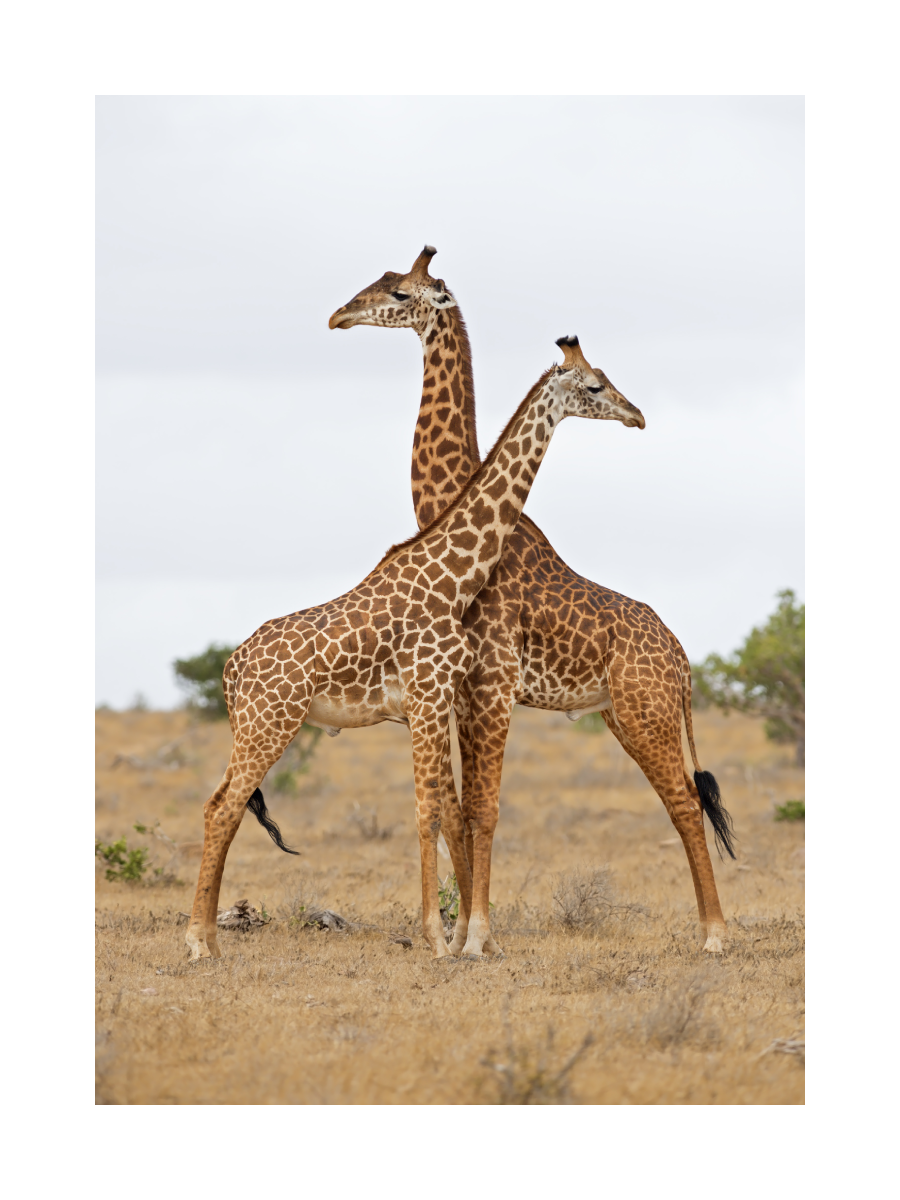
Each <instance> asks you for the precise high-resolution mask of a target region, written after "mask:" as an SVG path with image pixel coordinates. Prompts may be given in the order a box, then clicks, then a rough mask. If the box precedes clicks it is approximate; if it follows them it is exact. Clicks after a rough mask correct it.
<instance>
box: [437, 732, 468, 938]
mask: <svg viewBox="0 0 900 1200" xmlns="http://www.w3.org/2000/svg"><path fill="white" fill-rule="evenodd" d="M441 832H442V833H443V835H444V838H445V840H446V842H447V849H448V850H449V851H450V860H451V862H452V863H453V872H454V874H455V876H456V883H457V886H458V887H459V915H458V918H457V922H456V930H455V931H454V936H453V941H452V942H451V953H457V952H458V951H456V950H454V949H453V946H454V945H455V943H456V941H457V938H458V930H459V925H460V922H462V926H463V929H464V930H465V929H466V928H467V926H468V922H469V913H470V912H471V910H472V869H471V867H470V866H469V860H468V857H467V856H466V838H465V825H464V823H463V817H462V807H461V806H460V803H459V800H458V799H457V795H456V783H455V781H454V779H453V768H452V766H451V763H450V739H449V738H448V739H447V747H446V751H445V754H444V761H443V763H442V764H441ZM463 941H465V937H463ZM459 945H460V947H461V946H462V942H460V943H459Z"/></svg>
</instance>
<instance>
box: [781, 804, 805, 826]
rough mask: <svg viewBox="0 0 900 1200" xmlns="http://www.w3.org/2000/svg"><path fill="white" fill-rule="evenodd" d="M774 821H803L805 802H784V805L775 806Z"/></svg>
mask: <svg viewBox="0 0 900 1200" xmlns="http://www.w3.org/2000/svg"><path fill="white" fill-rule="evenodd" d="M775 820H776V821H805V820H806V801H805V800H786V801H785V802H784V804H778V805H776V806H775Z"/></svg>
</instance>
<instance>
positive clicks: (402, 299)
mask: <svg viewBox="0 0 900 1200" xmlns="http://www.w3.org/2000/svg"><path fill="white" fill-rule="evenodd" d="M435 254H437V250H435V248H434V246H426V247H425V249H424V250H423V251H422V253H421V254H420V255H419V257H418V258H417V259H416V261H415V262H414V263H413V265H412V267H411V268H410V270H409V271H407V273H406V274H405V275H398V274H397V272H396V271H385V273H384V274H383V275H382V277H381V278H380V279H376V281H375V282H374V283H370V284H369V286H368V287H365V288H363V290H362V291H361V292H357V293H356V295H355V296H354V297H353V299H352V300H350V301H349V302H348V303H347V304H345V305H343V307H342V308H339V309H338V310H337V312H335V313H332V314H331V316H330V317H329V320H328V328H329V329H352V328H353V326H354V325H381V326H384V327H386V328H388V329H415V331H416V332H417V333H418V334H420V335H421V334H422V333H423V332H424V331H425V330H426V328H427V327H428V325H429V322H430V321H431V320H432V319H433V317H434V314H435V310H437V311H440V310H441V309H444V308H455V307H456V299H455V297H454V296H453V293H452V292H450V291H449V290H448V289H447V287H446V285H445V283H444V281H443V279H432V278H431V276H430V275H429V273H428V264H429V263H430V262H431V260H432V258H434V256H435Z"/></svg>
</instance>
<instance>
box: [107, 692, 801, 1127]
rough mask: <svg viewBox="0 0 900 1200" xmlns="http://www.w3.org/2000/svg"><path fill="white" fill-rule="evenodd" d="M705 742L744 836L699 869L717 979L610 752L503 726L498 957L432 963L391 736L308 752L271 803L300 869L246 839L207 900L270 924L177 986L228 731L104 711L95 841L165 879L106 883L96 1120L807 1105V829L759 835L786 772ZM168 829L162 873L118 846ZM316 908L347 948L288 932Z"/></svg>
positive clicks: (495, 885) (770, 826) (614, 749)
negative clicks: (248, 910)
mask: <svg viewBox="0 0 900 1200" xmlns="http://www.w3.org/2000/svg"><path fill="white" fill-rule="evenodd" d="M695 725H696V731H697V741H698V746H699V749H700V753H701V761H702V762H703V765H704V766H706V767H707V768H708V769H710V770H712V771H713V772H715V774H716V775H717V776H718V778H719V782H720V784H721V785H722V791H723V795H724V797H725V802H726V804H727V805H728V807H729V809H730V810H731V812H732V814H733V816H734V819H735V826H736V828H737V832H738V835H739V838H740V841H739V843H738V845H739V857H738V861H737V863H731V862H728V863H724V864H720V863H719V861H718V858H717V857H716V856H715V854H714V861H715V863H716V875H717V879H718V882H719V889H720V895H721V898H722V903H723V906H724V909H725V913H726V917H727V918H728V921H729V929H730V935H731V944H730V947H729V949H728V952H727V954H726V955H724V956H723V957H722V958H721V959H717V960H712V961H707V960H704V959H703V957H702V955H701V953H700V942H699V938H698V934H697V929H696V919H695V910H694V898H693V888H692V886H691V881H690V874H689V871H688V868H687V863H686V862H685V858H684V853H683V850H682V849H681V845H680V842H674V843H673V841H672V839H673V837H674V836H675V831H674V829H673V828H672V826H671V824H670V823H669V821H668V818H667V817H666V815H665V812H664V811H663V808H662V805H661V804H660V802H659V800H658V799H657V798H656V796H655V795H654V793H653V792H652V790H651V789H650V787H649V785H648V784H647V783H646V781H645V780H644V779H643V776H642V775H641V774H640V772H639V771H638V770H637V768H636V767H635V766H634V765H633V764H632V763H631V762H630V760H629V759H628V758H627V757H626V756H625V755H624V754H623V752H622V751H621V749H620V748H619V747H618V745H617V744H616V743H615V742H614V740H613V739H612V737H611V736H610V735H608V734H604V735H599V736H587V735H584V734H582V733H581V732H580V731H579V730H578V729H577V727H576V728H573V727H572V726H571V725H570V724H569V722H567V721H566V720H565V718H563V717H561V716H555V715H550V714H544V713H534V712H527V711H520V710H517V711H516V713H515V716H514V720H513V728H512V734H511V736H510V742H509V749H508V753H507V758H506V769H505V774H504V787H503V804H502V811H501V820H500V826H499V831H498V835H497V838H496V842H495V856H494V862H495V866H494V873H493V880H492V896H493V900H494V902H495V904H496V907H495V910H494V917H493V920H494V929H495V932H496V935H497V938H498V940H499V941H500V944H501V945H502V946H503V948H504V950H505V952H506V957H505V958H504V959H503V960H502V961H499V962H496V961H491V960H486V961H484V962H459V961H455V960H454V961H451V962H449V963H436V964H432V962H431V960H430V958H429V957H428V952H427V950H426V948H425V944H424V942H423V940H422V937H421V930H420V926H419V917H420V895H419V879H418V847H417V840H416V835H415V826H414V819H413V800H412V785H411V777H412V772H411V761H410V760H411V756H410V750H409V739H408V734H407V733H406V731H405V730H403V729H402V728H400V727H397V726H391V725H382V726H380V727H377V728H375V729H369V730H361V731H357V732H355V733H346V732H345V733H343V734H341V736H340V738H338V739H335V740H327V739H322V740H321V741H320V743H319V746H318V749H317V751H316V756H315V758H314V760H313V762H312V765H311V770H310V772H309V774H308V775H306V776H304V777H303V779H302V781H301V782H300V786H299V790H298V792H297V794H296V795H295V796H293V797H291V796H286V795H281V794H279V795H276V794H275V792H274V790H273V789H272V788H271V787H270V788H269V789H268V791H267V792H266V795H267V800H268V801H269V805H270V810H271V811H272V813H273V815H274V816H275V818H276V820H278V822H279V823H280V825H281V827H282V830H283V832H284V834H285V838H286V840H287V842H288V844H290V845H292V846H294V847H296V848H297V849H300V850H302V854H303V856H302V857H301V858H299V859H295V858H288V857H287V856H286V855H283V854H280V853H279V852H278V851H277V850H276V849H275V847H274V846H273V845H272V843H271V842H270V841H269V839H268V837H267V836H266V834H265V833H264V831H263V830H262V829H261V828H260V827H259V826H258V825H257V824H256V822H255V821H254V822H252V823H251V822H250V821H249V820H248V821H245V823H244V825H243V826H242V828H241V830H240V833H239V834H238V837H237V839H236V840H235V843H234V845H233V846H232V849H231V853H230V855H229V858H228V863H227V866H226V869H225V878H224V882H223V888H222V905H223V907H230V906H231V905H233V904H235V903H236V901H238V900H242V899H244V898H245V897H246V898H248V899H249V900H250V903H251V904H252V905H254V906H255V907H256V908H258V909H260V910H261V911H262V910H263V909H265V910H266V912H267V913H268V914H269V915H271V917H272V919H271V921H269V923H268V924H266V925H265V926H264V927H262V928H261V929H255V930H251V931H250V932H247V933H241V932H239V931H237V930H222V931H221V932H220V934H219V937H220V942H221V944H222V946H223V949H224V951H225V955H226V957H225V958H223V959H221V960H219V961H217V962H205V963H201V964H198V965H196V966H190V965H188V963H187V961H186V957H185V951H184V946H183V937H184V925H183V924H179V923H178V922H179V920H180V918H179V917H178V913H179V912H180V911H187V910H188V908H189V907H190V903H191V900H192V896H193V886H194V883H195V879H196V871H197V865H198V860H197V845H196V843H197V840H198V839H199V838H200V837H201V835H202V813H201V808H202V804H203V801H204V800H205V799H206V797H207V795H208V794H209V793H210V792H211V791H212V789H213V787H214V786H215V784H216V783H217V782H218V779H219V777H220V775H221V772H222V769H223V767H224V765H225V762H226V760H227V755H228V749H229V742H230V735H229V732H228V729H227V727H224V726H221V725H218V726H216V725H207V724H197V725H192V724H191V722H190V719H189V718H188V716H187V715H186V714H184V713H152V712H151V713H142V712H132V713H110V712H99V713H98V714H97V755H98V772H97V801H96V808H97V835H98V836H99V837H101V838H102V839H103V840H104V841H106V842H108V841H111V840H113V839H114V838H118V837H120V836H121V835H122V834H126V835H128V838H129V845H140V844H144V845H147V846H148V847H150V849H151V852H152V853H153V855H154V862H155V865H157V866H162V867H164V868H166V871H167V876H166V875H164V876H163V877H162V879H163V881H162V882H158V883H156V884H154V885H152V886H146V885H143V884H125V883H110V882H107V881H106V880H105V879H104V878H103V875H102V872H98V878H97V1097H98V1101H99V1102H100V1103H104V1104H192V1103H194V1104H240V1103H247V1104H278V1103H290V1104H325V1103H329V1104H331V1103H334V1104H341V1103H351V1104H366V1103H368V1104H388V1103H418V1104H422V1103H424V1104H428V1103H451V1104H454V1103H460V1104H467V1103H468V1104H471V1103H481V1104H484V1103H511V1104H555V1103H582V1104H798V1103H802V1102H803V1054H802V1039H803V1012H804V1008H803V975H804V965H803V923H802V912H803V826H802V824H793V823H786V822H781V823H778V822H775V821H774V820H773V811H774V805H775V804H783V803H784V802H785V801H786V800H788V799H791V798H795V797H799V796H802V795H803V777H802V773H801V772H799V771H797V770H796V769H795V768H794V767H792V766H791V765H790V763H789V751H786V750H785V749H784V748H782V747H777V746H774V745H772V744H771V743H768V742H766V741H765V740H764V738H763V736H762V731H761V729H760V727H759V725H758V724H755V723H753V722H751V721H749V720H747V719H744V718H740V717H730V718H725V717H722V716H720V715H719V714H715V713H699V714H697V715H696V716H695ZM173 745H175V750H173V749H172V747H173ZM264 790H265V789H264ZM157 820H159V821H160V822H161V829H162V831H163V832H164V833H165V834H166V835H168V837H169V838H172V839H174V841H175V842H176V843H177V844H178V846H179V850H178V852H177V853H176V854H174V856H173V854H172V850H171V847H170V846H168V845H167V844H166V843H165V842H163V841H161V840H160V839H159V838H158V837H150V836H146V837H143V838H142V837H141V836H140V835H138V834H136V833H134V831H133V829H132V825H133V824H134V822H135V821H138V822H141V823H143V824H146V825H147V826H149V827H152V826H153V824H154V822H155V821H157ZM387 830H390V834H389V835H387V834H386V832H385V831H387ZM192 843H193V845H192ZM448 869H449V859H448V858H447V857H446V855H444V854H442V855H441V857H440V859H439V870H440V873H441V874H442V875H444V874H445V873H446V871H447V870H448ZM167 877H168V878H169V879H171V878H172V877H174V878H176V879H180V880H182V881H183V883H182V884H180V885H179V884H178V883H172V882H166V881H165V879H166V878H167ZM323 908H324V909H331V910H333V911H335V912H337V913H340V914H342V915H343V916H344V917H346V918H348V919H349V920H350V921H351V922H353V928H352V929H351V930H350V931H349V932H345V933H336V932H333V931H329V930H324V929H319V928H310V927H309V926H307V925H305V924H304V914H306V913H309V912H311V911H312V910H314V909H323ZM397 935H406V936H407V937H409V938H411V939H412V943H413V946H412V949H408V948H406V947H405V946H404V945H403V943H402V942H400V941H394V942H392V941H391V937H392V936H394V937H396V936H397ZM798 1046H799V1047H800V1050H799V1051H798V1050H797V1047H798Z"/></svg>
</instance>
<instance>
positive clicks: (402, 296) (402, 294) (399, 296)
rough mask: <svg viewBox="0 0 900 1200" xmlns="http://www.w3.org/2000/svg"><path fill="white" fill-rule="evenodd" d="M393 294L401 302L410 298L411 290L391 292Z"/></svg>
mask: <svg viewBox="0 0 900 1200" xmlns="http://www.w3.org/2000/svg"><path fill="white" fill-rule="evenodd" d="M391 295H392V296H393V297H394V299H395V300H399V301H400V302H401V303H402V302H403V301H404V300H408V299H409V292H391Z"/></svg>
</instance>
